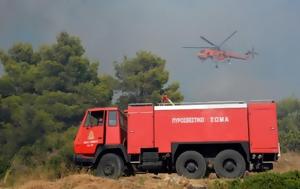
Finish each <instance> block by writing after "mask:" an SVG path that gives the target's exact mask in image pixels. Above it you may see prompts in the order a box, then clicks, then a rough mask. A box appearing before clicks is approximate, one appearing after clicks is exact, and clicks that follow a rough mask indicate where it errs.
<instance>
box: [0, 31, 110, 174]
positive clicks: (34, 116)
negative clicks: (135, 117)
mask: <svg viewBox="0 0 300 189" xmlns="http://www.w3.org/2000/svg"><path fill="white" fill-rule="evenodd" d="M0 62H1V63H2V64H3V67H4V70H5V72H4V75H2V76H1V77H0V176H3V175H4V174H5V172H6V170H7V169H8V168H10V170H11V174H14V173H17V172H19V171H20V170H23V171H25V172H26V170H30V168H32V167H40V166H44V167H47V168H48V169H49V172H51V171H52V172H53V174H55V175H56V176H59V175H60V174H61V173H63V171H64V169H60V168H61V166H63V167H68V166H70V165H71V164H70V160H71V154H72V141H73V137H74V134H75V130H76V127H77V125H78V124H79V121H80V119H81V118H82V115H83V112H84V110H85V109H86V108H87V107H92V106H107V105H110V104H111V100H112V95H113V93H112V92H113V91H112V87H111V83H110V82H109V78H110V77H109V76H99V75H98V65H99V64H98V63H97V62H91V61H90V60H89V59H87V58H86V57H84V49H83V47H82V45H81V42H80V40H79V38H77V37H74V36H70V35H69V34H68V33H66V32H62V33H60V34H59V35H58V36H57V41H56V43H55V44H53V45H45V46H43V47H41V48H39V49H38V50H37V51H34V50H33V48H32V46H31V45H30V44H25V43H18V44H16V45H14V46H13V47H12V48H11V49H9V50H8V51H7V52H3V51H1V52H0ZM24 165H26V166H25V168H26V167H27V168H28V169H25V168H24Z"/></svg>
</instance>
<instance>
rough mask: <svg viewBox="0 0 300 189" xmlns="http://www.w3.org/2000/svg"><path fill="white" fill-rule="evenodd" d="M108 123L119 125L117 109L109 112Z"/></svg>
mask: <svg viewBox="0 0 300 189" xmlns="http://www.w3.org/2000/svg"><path fill="white" fill-rule="evenodd" d="M108 125H109V126H116V125H117V111H109V113H108Z"/></svg>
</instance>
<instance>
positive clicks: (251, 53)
mask: <svg viewBox="0 0 300 189" xmlns="http://www.w3.org/2000/svg"><path fill="white" fill-rule="evenodd" d="M245 54H246V55H247V56H250V57H251V58H252V59H253V58H254V57H255V56H256V55H258V52H256V51H255V50H254V47H252V49H251V50H249V51H247V52H246V53H245Z"/></svg>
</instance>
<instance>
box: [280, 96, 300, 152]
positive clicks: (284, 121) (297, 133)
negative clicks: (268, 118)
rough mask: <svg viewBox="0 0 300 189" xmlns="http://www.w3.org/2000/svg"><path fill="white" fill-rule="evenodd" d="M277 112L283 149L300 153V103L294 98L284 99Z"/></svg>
mask: <svg viewBox="0 0 300 189" xmlns="http://www.w3.org/2000/svg"><path fill="white" fill-rule="evenodd" d="M277 112H278V125H279V133H280V143H281V147H282V149H283V150H284V151H287V150H288V151H298V152H300V101H299V100H298V99H297V98H294V97H289V98H286V99H283V100H281V101H280V102H279V103H278V111H277Z"/></svg>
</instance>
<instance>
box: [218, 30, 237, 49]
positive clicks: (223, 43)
mask: <svg viewBox="0 0 300 189" xmlns="http://www.w3.org/2000/svg"><path fill="white" fill-rule="evenodd" d="M236 32H237V30H235V31H234V32H233V33H232V34H231V35H229V36H228V37H227V38H226V39H225V40H224V41H223V42H222V43H221V44H220V45H219V47H222V46H223V45H224V43H226V41H228V40H229V39H230V38H231V37H232V36H233V35H234V34H236Z"/></svg>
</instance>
